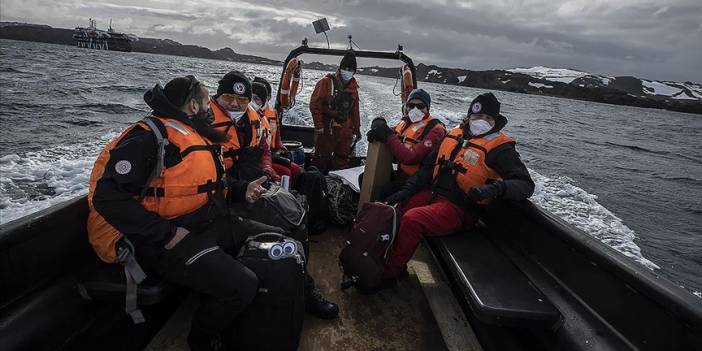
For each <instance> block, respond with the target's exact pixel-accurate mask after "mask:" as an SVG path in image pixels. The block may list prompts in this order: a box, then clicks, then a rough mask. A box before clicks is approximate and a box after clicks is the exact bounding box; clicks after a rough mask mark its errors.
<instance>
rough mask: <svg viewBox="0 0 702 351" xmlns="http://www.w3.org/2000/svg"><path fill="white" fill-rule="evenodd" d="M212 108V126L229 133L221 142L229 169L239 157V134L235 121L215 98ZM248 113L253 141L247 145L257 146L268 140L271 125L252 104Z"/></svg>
mask: <svg viewBox="0 0 702 351" xmlns="http://www.w3.org/2000/svg"><path fill="white" fill-rule="evenodd" d="M210 109H211V110H212V113H213V114H214V121H213V122H212V126H213V127H214V128H215V129H217V130H218V131H220V132H223V133H225V134H227V137H228V139H227V141H225V142H223V143H221V144H222V156H223V157H224V167H225V169H226V170H229V169H231V168H232V167H233V166H234V163H235V162H236V160H237V159H238V158H239V156H238V153H239V149H241V143H240V141H239V135H238V134H237V132H236V127H235V126H234V123H235V122H234V121H233V120H232V119H231V118H230V117H229V116H228V115H227V113H226V112H224V109H222V107H220V106H219V104H217V102H216V101H215V100H214V99H211V100H210ZM246 114H247V116H248V118H249V124H250V125H251V142H250V143H249V145H248V146H247V147H257V146H259V145H260V144H261V141H262V140H267V138H268V130H269V129H270V127H269V125H268V122H267V121H266V119H265V118H261V116H260V115H259V114H258V112H256V110H254V109H253V108H252V107H251V106H248V109H247V110H246ZM242 118H243V117H242Z"/></svg>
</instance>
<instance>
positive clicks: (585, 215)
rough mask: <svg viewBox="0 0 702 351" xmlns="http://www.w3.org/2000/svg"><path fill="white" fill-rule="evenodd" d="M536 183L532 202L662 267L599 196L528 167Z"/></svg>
mask: <svg viewBox="0 0 702 351" xmlns="http://www.w3.org/2000/svg"><path fill="white" fill-rule="evenodd" d="M529 171H530V173H531V177H532V178H533V179H534V183H536V190H535V191H534V195H533V196H532V197H531V201H532V202H533V203H535V204H537V205H539V206H541V207H542V208H544V209H546V210H548V211H549V212H551V213H553V214H555V215H557V216H558V217H560V218H561V219H563V220H565V221H566V222H568V223H570V224H572V225H574V226H575V227H577V228H578V229H580V230H582V231H584V232H586V233H588V234H589V235H591V236H592V237H594V238H596V239H598V240H600V241H602V242H603V243H605V244H607V245H609V246H610V247H612V248H613V249H615V250H617V251H619V252H621V253H623V254H624V255H625V256H627V257H630V258H632V259H633V260H635V261H636V262H638V263H640V264H642V265H644V266H645V267H647V268H649V269H651V270H653V269H658V268H660V267H659V266H658V265H656V264H655V263H653V262H651V261H650V260H648V259H647V258H645V257H643V255H642V254H641V248H639V246H638V245H636V243H634V240H635V239H636V233H635V232H634V231H633V230H631V229H630V228H629V227H627V226H626V225H625V224H624V223H623V222H622V220H621V219H620V218H619V217H617V216H616V215H614V213H612V212H610V211H609V210H608V209H606V208H605V207H604V206H602V205H600V204H599V203H598V202H597V195H593V194H590V193H588V192H587V191H585V190H583V189H581V188H578V187H577V186H575V185H573V183H574V182H573V180H572V179H570V178H568V177H563V176H559V177H555V178H549V177H546V176H543V175H541V174H539V173H537V172H535V171H534V170H531V169H530V170H529Z"/></svg>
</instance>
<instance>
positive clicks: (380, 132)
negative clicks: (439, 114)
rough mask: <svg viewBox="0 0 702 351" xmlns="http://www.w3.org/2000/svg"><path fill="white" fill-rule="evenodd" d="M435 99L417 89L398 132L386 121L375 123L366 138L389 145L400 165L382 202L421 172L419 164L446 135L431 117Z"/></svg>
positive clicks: (398, 126)
mask: <svg viewBox="0 0 702 351" xmlns="http://www.w3.org/2000/svg"><path fill="white" fill-rule="evenodd" d="M430 107H431V96H430V95H429V93H427V92H426V91H424V89H414V90H412V92H410V94H409V95H408V96H407V103H405V106H403V112H404V115H403V116H402V119H401V120H400V123H398V124H397V125H396V126H395V127H394V128H390V127H388V124H387V122H386V121H385V119H384V118H381V117H378V118H376V119H374V120H373V122H372V123H371V129H370V130H369V131H368V133H367V134H366V135H367V137H368V142H374V141H379V142H382V143H386V144H387V145H388V147H389V148H390V152H391V153H392V156H393V157H394V158H395V159H396V160H397V162H398V169H397V171H395V172H393V173H392V175H391V178H390V179H391V181H390V182H389V183H387V184H385V185H384V186H383V187H382V188H381V190H380V200H384V199H385V198H386V197H388V196H390V195H392V194H394V193H395V192H397V191H398V190H400V189H401V188H402V185H403V184H404V183H405V181H407V178H409V177H410V176H411V175H413V174H415V173H416V172H417V170H419V164H420V163H421V162H422V160H424V158H425V157H426V156H427V155H428V154H429V152H431V150H432V149H433V148H434V145H438V144H439V143H440V142H441V139H443V138H444V136H445V135H446V128H445V127H444V125H443V123H441V121H439V120H438V119H436V118H434V117H432V115H431V114H429V108H430Z"/></svg>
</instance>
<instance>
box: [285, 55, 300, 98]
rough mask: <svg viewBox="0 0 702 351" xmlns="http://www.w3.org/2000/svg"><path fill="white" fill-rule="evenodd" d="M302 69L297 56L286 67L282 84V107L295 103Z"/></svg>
mask: <svg viewBox="0 0 702 351" xmlns="http://www.w3.org/2000/svg"><path fill="white" fill-rule="evenodd" d="M301 71H302V67H301V66H300V60H298V59H297V57H294V58H293V59H291V60H290V61H289V62H288V65H287V66H286V67H285V73H284V74H283V82H282V84H281V86H280V106H281V107H282V108H290V107H292V106H293V105H294V104H295V95H297V87H298V85H299V84H300V72H301Z"/></svg>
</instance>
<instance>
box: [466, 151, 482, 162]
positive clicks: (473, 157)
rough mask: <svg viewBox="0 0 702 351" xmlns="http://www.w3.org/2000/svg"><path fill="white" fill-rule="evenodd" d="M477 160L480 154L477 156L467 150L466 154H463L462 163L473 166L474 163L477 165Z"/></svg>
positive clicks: (475, 153)
mask: <svg viewBox="0 0 702 351" xmlns="http://www.w3.org/2000/svg"><path fill="white" fill-rule="evenodd" d="M479 159H480V154H478V153H477V152H475V151H474V150H470V149H468V150H467V151H466V153H464V154H463V161H465V162H467V163H470V164H471V165H475V164H476V163H478V160H479Z"/></svg>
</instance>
